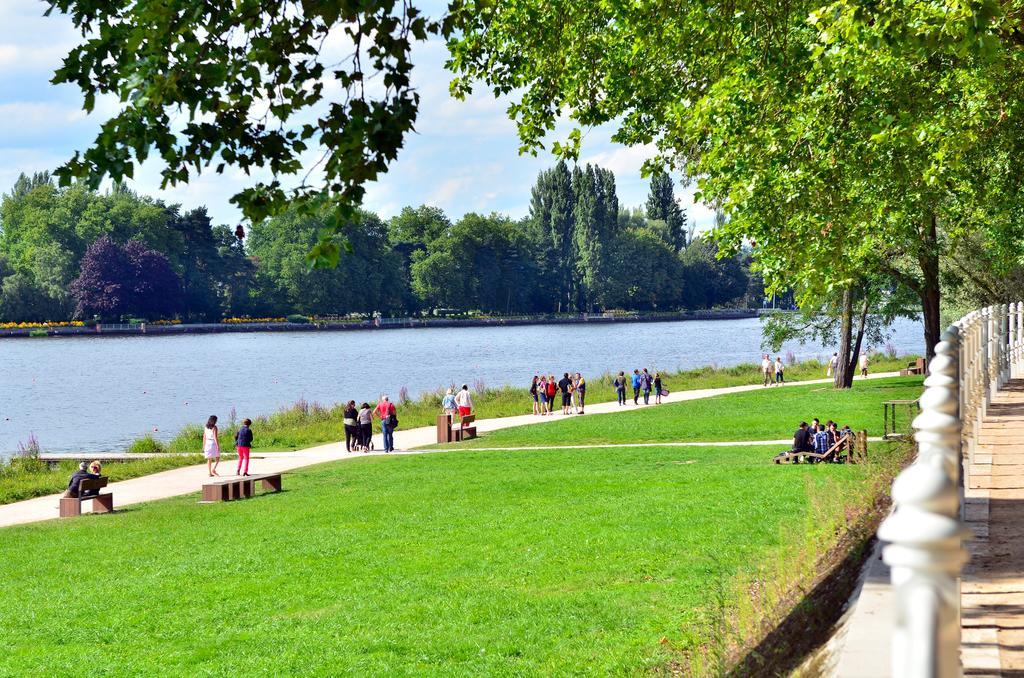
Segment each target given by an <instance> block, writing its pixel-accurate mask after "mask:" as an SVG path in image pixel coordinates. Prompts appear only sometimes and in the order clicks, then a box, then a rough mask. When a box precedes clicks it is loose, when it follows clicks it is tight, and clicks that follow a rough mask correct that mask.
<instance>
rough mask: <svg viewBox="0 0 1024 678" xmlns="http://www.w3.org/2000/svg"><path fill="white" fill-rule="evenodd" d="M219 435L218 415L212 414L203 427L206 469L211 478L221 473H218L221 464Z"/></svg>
mask: <svg viewBox="0 0 1024 678" xmlns="http://www.w3.org/2000/svg"><path fill="white" fill-rule="evenodd" d="M217 435H218V431H217V415H216V414H211V415H210V418H209V419H207V420H206V426H205V427H204V428H203V456H204V457H206V470H207V472H208V473H209V474H210V477H211V478H212V477H213V476H219V475H220V474H219V473H217V466H218V464H220V441H219V440H218V439H217Z"/></svg>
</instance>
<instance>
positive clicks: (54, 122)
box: [0, 0, 712, 230]
mask: <svg viewBox="0 0 1024 678" xmlns="http://www.w3.org/2000/svg"><path fill="white" fill-rule="evenodd" d="M428 4H433V3H428ZM45 8H46V5H45V3H44V2H41V0H0V193H3V192H6V191H7V190H9V188H10V186H11V185H12V184H13V182H14V180H15V178H16V177H17V176H18V174H19V172H23V171H24V172H33V171H39V170H45V169H52V168H53V167H55V166H57V165H58V164H60V163H61V162H62V161H64V160H66V159H67V158H68V157H70V156H71V155H72V154H73V152H74V151H75V150H76V149H84V148H86V147H87V146H88V144H89V142H90V141H91V140H92V139H93V137H94V136H95V134H96V131H97V130H98V128H99V125H100V123H101V122H102V121H103V119H104V113H107V114H109V113H110V112H111V111H113V110H114V106H116V102H113V101H100V102H99V104H98V105H97V111H96V112H95V113H94V114H93V115H91V116H86V115H85V114H84V112H83V111H82V110H81V95H80V93H79V92H78V90H77V89H76V88H74V87H71V86H66V85H62V86H59V87H57V86H54V85H51V84H49V80H50V78H51V77H52V73H53V70H54V69H55V68H56V67H57V66H59V65H60V62H61V58H62V57H63V56H64V55H65V54H66V53H67V52H68V50H69V49H70V48H71V47H72V46H74V45H75V44H76V42H77V39H78V35H77V34H76V33H75V31H74V30H73V28H72V26H71V24H70V22H69V21H67V20H66V19H65V18H63V17H59V16H56V17H49V18H44V17H43V16H42V14H43V12H44V10H45ZM426 9H427V10H428V11H430V10H431V9H432V8H431V7H427V8H426ZM445 56H446V51H445V48H444V45H443V44H442V43H440V42H432V43H428V44H425V45H421V46H420V47H419V48H418V49H417V52H416V54H415V63H416V64H417V66H416V70H415V72H414V81H415V83H416V87H417V89H418V90H419V92H420V95H421V107H420V114H419V121H418V123H417V134H414V135H412V136H410V137H409V138H408V139H407V141H406V145H405V148H404V149H403V150H402V151H401V152H400V154H399V157H398V160H397V162H395V163H394V164H393V165H392V167H391V169H390V171H389V172H388V174H387V176H386V177H385V178H384V179H382V180H381V181H378V182H377V183H376V184H373V185H371V186H369V187H368V194H367V199H366V205H365V206H366V207H367V208H369V209H371V210H374V211H376V212H378V213H379V214H381V215H382V216H384V217H389V216H392V215H394V214H396V213H397V212H398V211H400V210H401V208H402V207H404V206H405V205H419V204H423V203H426V204H430V205H436V206H438V207H441V208H442V209H444V210H445V211H446V212H447V213H448V214H449V216H451V217H452V218H458V217H460V216H462V215H463V214H465V213H466V212H474V211H475V212H492V211H495V212H501V213H505V214H509V215H511V216H513V217H520V216H523V215H525V214H526V213H527V210H528V204H529V195H530V186H531V185H532V184H533V181H534V179H535V178H536V176H537V172H538V171H540V170H542V169H544V168H546V167H549V166H550V165H551V164H553V162H554V160H553V159H552V157H551V156H550V155H547V154H544V153H542V154H540V155H539V156H538V157H530V156H520V155H519V153H518V141H517V138H516V134H515V128H514V126H513V125H512V123H511V122H510V121H509V120H508V118H507V117H506V114H505V109H506V107H507V105H508V101H507V100H495V99H494V98H493V97H492V96H491V94H490V93H489V92H486V91H484V92H479V93H477V94H475V95H474V96H473V97H471V98H470V99H468V100H467V101H463V102H460V101H456V100H454V99H452V98H451V97H449V95H448V80H449V75H448V74H447V72H446V71H445V70H444V60H445ZM612 131H613V129H612V128H610V127H607V128H596V129H592V130H589V132H588V133H587V134H586V137H585V141H584V146H583V152H582V154H581V158H580V160H581V162H595V163H597V164H600V165H602V166H603V167H607V168H609V169H611V170H613V171H614V172H615V175H616V179H617V183H618V192H619V200H620V203H621V204H622V205H624V206H635V205H641V204H643V202H644V200H645V199H646V195H647V181H646V180H644V179H642V178H641V177H640V166H641V164H642V163H643V160H644V159H645V158H646V157H648V155H650V152H651V151H650V149H647V148H627V147H623V146H620V145H617V144H613V143H612V142H611V141H610V136H611V133H612ZM249 181H251V179H250V178H248V177H246V176H245V175H244V174H242V173H241V172H232V171H230V170H229V171H227V172H225V174H224V175H216V174H214V173H212V172H211V173H209V174H207V175H203V176H201V177H199V178H197V179H193V181H192V182H191V183H190V184H188V185H183V186H177V187H174V188H172V189H170V190H167V191H159V190H158V186H159V179H158V166H157V165H155V164H153V163H147V164H146V165H145V166H143V167H142V168H141V171H137V172H136V181H135V182H134V188H135V189H136V190H138V191H140V192H143V193H146V194H150V195H155V196H159V197H161V198H163V199H165V200H167V201H168V202H178V203H181V204H183V205H185V206H186V207H192V206H197V205H201V204H203V205H206V206H207V207H208V208H209V210H210V213H211V214H212V215H213V217H214V218H215V219H216V220H217V221H218V222H224V223H235V222H237V221H238V219H239V215H238V212H237V210H236V209H235V208H234V207H233V206H232V205H230V204H229V203H228V199H229V198H230V196H231V195H233V194H234V193H235V192H236V191H238V190H239V189H240V188H242V187H243V186H245V185H247V182H249ZM692 193H693V189H692V188H690V189H683V188H681V187H679V188H677V192H676V194H677V196H680V198H681V200H682V202H683V205H684V207H685V208H686V211H687V214H688V215H689V216H690V218H691V219H692V220H694V221H696V223H697V225H698V228H699V229H700V230H703V228H705V227H707V226H709V225H710V224H711V221H712V216H711V213H710V212H709V211H708V210H707V209H706V208H703V207H701V206H697V205H693V204H692Z"/></svg>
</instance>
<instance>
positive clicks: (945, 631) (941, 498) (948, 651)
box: [878, 326, 970, 678]
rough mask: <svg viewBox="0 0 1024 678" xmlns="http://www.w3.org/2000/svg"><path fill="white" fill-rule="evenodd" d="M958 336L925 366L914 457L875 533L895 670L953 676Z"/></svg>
mask: <svg viewBox="0 0 1024 678" xmlns="http://www.w3.org/2000/svg"><path fill="white" fill-rule="evenodd" d="M959 345H960V336H959V329H958V328H957V327H956V326H952V327H950V328H949V329H948V330H947V331H946V332H945V333H943V335H942V341H940V342H939V343H938V345H936V347H935V357H934V358H932V361H931V363H930V364H929V366H928V378H927V379H925V382H924V383H925V392H924V394H923V395H922V396H921V414H919V415H918V416H917V417H916V418H915V419H914V428H915V429H916V430H917V432H916V433H915V434H914V439H915V440H916V441H917V443H918V446H919V450H920V452H919V455H918V458H917V460H916V461H915V462H914V463H913V464H911V465H910V466H909V467H908V468H907V469H906V470H904V471H903V472H902V473H900V475H899V476H898V477H897V478H896V481H895V482H894V483H893V488H892V498H893V504H894V507H895V508H894V510H893V512H892V514H891V515H890V516H889V517H888V518H887V519H886V520H885V521H884V522H883V523H882V525H881V527H880V528H879V530H878V537H879V539H882V540H883V541H887V542H889V544H888V545H887V546H886V547H885V548H884V550H883V558H884V560H885V562H886V563H888V564H889V566H890V567H891V568H892V584H893V588H894V590H895V594H896V606H895V607H896V625H895V632H894V634H893V665H892V670H893V675H894V676H900V677H901V678H918V677H920V678H947V677H948V678H953V677H954V676H958V675H959V674H960V596H959V574H960V569H961V568H962V567H963V564H964V563H965V562H966V561H967V552H966V550H965V549H964V548H963V543H962V542H963V539H965V538H966V537H967V536H969V534H970V533H969V532H968V531H967V529H966V528H965V527H964V526H963V524H962V523H961V522H960V519H959V514H960V498H959V491H958V488H957V478H958V476H959V466H960V443H961V438H960V434H961V426H960V418H959V407H960V399H959V398H960V395H959V387H960V371H959V364H958V355H959Z"/></svg>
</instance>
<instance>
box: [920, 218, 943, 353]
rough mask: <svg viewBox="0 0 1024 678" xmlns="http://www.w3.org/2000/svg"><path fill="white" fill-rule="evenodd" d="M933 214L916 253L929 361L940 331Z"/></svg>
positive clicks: (936, 238)
mask: <svg viewBox="0 0 1024 678" xmlns="http://www.w3.org/2000/svg"><path fill="white" fill-rule="evenodd" d="M937 230H938V229H937V224H936V220H935V215H934V214H932V215H929V216H928V217H927V219H926V222H925V229H924V243H923V245H922V247H921V250H920V253H919V254H918V263H919V265H920V267H921V287H920V290H919V291H918V296H920V297H921V308H922V310H923V311H924V343H925V359H926V360H927V361H929V362H930V361H931V359H932V356H934V355H935V344H937V343H939V335H940V334H941V333H942V330H941V328H940V319H939V301H940V297H939V293H940V289H939V247H938V244H939V243H938V236H937Z"/></svg>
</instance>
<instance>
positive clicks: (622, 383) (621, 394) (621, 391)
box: [614, 372, 626, 405]
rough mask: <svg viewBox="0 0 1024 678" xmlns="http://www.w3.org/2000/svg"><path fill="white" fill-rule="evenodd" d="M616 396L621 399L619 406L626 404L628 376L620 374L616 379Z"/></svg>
mask: <svg viewBox="0 0 1024 678" xmlns="http://www.w3.org/2000/svg"><path fill="white" fill-rule="evenodd" d="M614 384H615V396H616V397H617V398H618V399H619V405H625V404H626V374H625V373H624V372H619V376H617V377H615V382H614Z"/></svg>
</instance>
